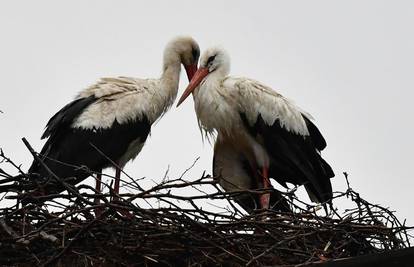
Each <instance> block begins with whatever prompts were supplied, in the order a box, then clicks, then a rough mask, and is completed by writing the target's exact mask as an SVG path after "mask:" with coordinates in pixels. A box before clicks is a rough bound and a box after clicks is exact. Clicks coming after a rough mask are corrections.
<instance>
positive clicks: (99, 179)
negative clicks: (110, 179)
mask: <svg viewBox="0 0 414 267" xmlns="http://www.w3.org/2000/svg"><path fill="white" fill-rule="evenodd" d="M101 183H102V170H101V171H100V172H99V173H98V174H97V175H96V186H95V190H96V192H97V193H101ZM100 202H101V200H100V199H99V198H98V197H95V200H94V203H95V205H99V203H100ZM101 213H102V209H101V208H96V209H95V216H96V217H98V216H99V215H101Z"/></svg>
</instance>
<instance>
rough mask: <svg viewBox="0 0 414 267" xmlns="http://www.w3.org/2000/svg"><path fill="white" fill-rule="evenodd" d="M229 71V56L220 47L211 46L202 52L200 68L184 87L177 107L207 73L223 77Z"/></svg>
mask: <svg viewBox="0 0 414 267" xmlns="http://www.w3.org/2000/svg"><path fill="white" fill-rule="evenodd" d="M229 72H230V56H229V54H228V53H227V51H226V50H224V49H223V48H221V47H211V48H209V49H207V50H206V51H205V52H203V55H202V56H201V59H200V68H199V69H198V70H197V72H196V73H195V74H194V76H193V78H192V79H191V81H190V84H189V85H188V86H187V89H185V91H184V93H183V95H182V96H181V98H180V100H178V104H177V107H178V106H179V105H180V104H181V103H182V102H183V101H184V100H185V99H186V98H187V97H188V96H189V95H190V94H191V93H192V92H193V91H194V89H195V88H197V86H198V85H199V84H200V83H201V82H202V81H203V80H204V79H205V78H206V77H207V76H209V75H214V74H215V75H217V76H218V77H223V78H224V77H225V76H227V75H228V74H229Z"/></svg>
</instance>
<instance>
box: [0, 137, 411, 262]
mask: <svg viewBox="0 0 414 267" xmlns="http://www.w3.org/2000/svg"><path fill="white" fill-rule="evenodd" d="M27 145H28V148H29V150H30V151H31V152H32V153H33V156H34V157H35V159H36V160H38V161H41V159H40V157H38V156H37V154H36V153H35V152H34V151H33V150H32V149H31V147H30V145H29V144H28V143H27ZM0 159H1V160H2V164H9V165H10V166H12V167H13V168H15V169H16V172H17V173H19V175H18V176H13V175H11V174H9V173H7V172H6V171H4V170H3V169H0V175H1V177H2V180H0V185H1V186H0V191H3V192H6V191H7V196H6V198H5V199H8V201H10V199H11V200H13V201H14V202H13V203H14V204H12V205H9V206H8V207H3V208H1V209H0V240H1V241H0V265H13V266H16V265H18V266H29V265H33V264H35V265H44V266H45V265H55V264H57V263H60V264H61V265H64V266H85V265H86V266H92V265H103V266H124V265H125V266H141V265H142V266H151V265H154V266H163V265H165V266H221V265H224V266H262V265H280V266H303V265H304V264H307V263H312V262H320V261H326V260H329V259H339V258H347V257H354V256H357V255H364V254H371V253H379V252H382V251H390V250H397V249H401V248H405V247H409V246H410V243H409V239H410V236H409V234H408V233H407V231H408V230H410V229H411V228H409V227H406V226H405V225H404V223H401V222H400V221H399V220H398V219H397V218H396V217H395V215H394V213H393V212H392V211H390V210H389V209H387V208H385V207H382V206H380V205H375V204H371V203H369V202H368V201H366V200H364V199H363V198H361V197H360V195H359V194H358V193H357V192H355V191H354V190H352V189H351V188H350V187H349V186H348V190H347V191H346V192H342V193H341V192H337V193H335V199H334V203H335V201H336V200H337V199H349V200H350V201H351V203H352V204H353V207H352V208H349V209H347V210H346V211H345V212H339V211H337V210H335V209H332V208H331V209H330V211H329V213H328V214H324V215H321V213H322V211H319V212H318V211H317V209H318V208H317V207H316V206H314V205H311V204H308V203H304V202H303V201H300V200H298V199H297V198H295V197H294V195H293V194H291V193H287V194H286V197H287V198H289V199H290V201H291V206H292V208H293V209H294V212H293V213H281V212H275V211H269V210H268V211H258V212H257V213H256V214H252V215H248V214H246V213H245V212H244V211H243V210H241V209H239V208H238V206H237V205H236V204H235V203H234V202H233V201H232V200H231V199H232V198H233V197H234V196H236V195H238V194H241V193H246V192H245V191H238V192H227V193H226V192H222V191H221V190H220V188H219V187H218V186H217V182H216V180H215V179H213V178H212V177H210V176H208V175H204V174H203V175H202V177H201V178H198V179H195V180H192V181H187V180H185V179H184V174H183V175H181V176H180V177H179V178H177V179H172V180H169V179H167V178H166V175H165V177H164V179H163V180H162V181H161V182H159V184H156V185H155V186H153V187H151V188H147V189H144V188H142V187H141V186H140V185H138V183H137V182H136V181H133V179H132V178H131V177H130V176H127V177H128V179H130V180H131V181H125V182H124V185H125V187H127V188H128V190H129V191H130V192H132V193H125V194H120V200H117V201H114V202H110V201H109V200H108V199H109V198H110V197H111V196H112V195H113V192H109V193H104V194H98V193H97V192H96V191H95V190H94V189H93V188H92V187H90V186H87V185H85V184H80V185H78V186H72V185H69V184H66V183H65V181H63V180H62V179H60V178H59V177H54V176H52V177H53V178H54V179H55V180H56V181H57V182H59V183H63V185H64V186H65V188H66V189H67V190H66V191H64V192H63V193H61V194H54V195H36V194H32V193H31V192H33V191H34V190H36V189H38V187H39V186H40V187H41V186H42V184H41V183H40V184H39V183H37V184H35V185H34V184H33V181H32V180H33V179H31V178H30V177H28V175H26V174H24V172H22V170H20V166H19V165H17V164H15V163H14V162H13V161H12V160H11V159H10V158H8V157H6V155H5V154H4V153H3V151H0ZM40 163H41V164H42V162H40ZM186 172H187V170H186ZM344 175H345V178H346V179H347V182H348V177H347V174H346V173H345V174H344ZM194 188H195V189H196V190H194ZM183 190H188V192H193V194H191V195H189V194H185V195H183V194H180V192H183ZM250 193H252V194H261V193H263V191H250ZM28 196H30V198H31V199H32V201H33V202H35V203H38V204H37V205H36V204H35V203H32V204H28V205H26V206H24V207H20V204H19V201H20V200H21V199H22V198H25V197H26V198H27V197H28ZM95 197H99V198H100V199H102V200H103V201H104V202H103V203H102V204H99V205H95V204H94V202H93V198H95ZM1 199H3V198H1ZM62 200H65V201H62ZM1 201H5V200H1ZM1 203H2V202H0V205H1V206H3V205H2V204H1ZM39 203H42V204H39ZM63 203H65V204H63ZM207 203H211V204H213V205H216V206H218V205H220V206H221V207H220V208H214V209H209V208H207ZM217 203H219V204H217ZM223 203H225V204H223ZM208 207H210V206H208ZM96 209H101V210H102V211H103V213H102V214H101V215H100V216H99V217H95V216H94V211H95V210H96ZM120 211H122V212H120ZM126 212H128V214H130V216H128V217H126V216H124V215H123V214H125V213H126ZM340 213H341V214H340Z"/></svg>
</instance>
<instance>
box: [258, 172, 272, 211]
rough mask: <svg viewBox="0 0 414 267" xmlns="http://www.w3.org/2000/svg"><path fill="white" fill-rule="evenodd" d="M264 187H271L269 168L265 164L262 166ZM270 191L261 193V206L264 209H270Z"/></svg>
mask: <svg viewBox="0 0 414 267" xmlns="http://www.w3.org/2000/svg"><path fill="white" fill-rule="evenodd" d="M262 178H263V189H268V188H270V180H269V168H268V167H267V166H264V167H263V168H262ZM269 205H270V193H266V194H262V195H260V206H261V208H262V209H269Z"/></svg>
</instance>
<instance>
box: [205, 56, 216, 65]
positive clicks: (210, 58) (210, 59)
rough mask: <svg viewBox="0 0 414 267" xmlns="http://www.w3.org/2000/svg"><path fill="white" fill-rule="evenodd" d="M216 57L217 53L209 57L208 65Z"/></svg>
mask: <svg viewBox="0 0 414 267" xmlns="http://www.w3.org/2000/svg"><path fill="white" fill-rule="evenodd" d="M215 58H216V55H214V56H211V57H209V58H208V59H207V65H208V64H210V63H211V62H213V61H214V59H215Z"/></svg>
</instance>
